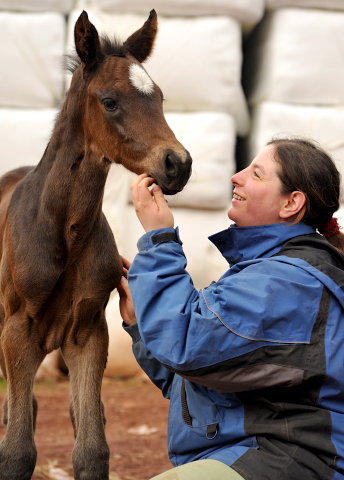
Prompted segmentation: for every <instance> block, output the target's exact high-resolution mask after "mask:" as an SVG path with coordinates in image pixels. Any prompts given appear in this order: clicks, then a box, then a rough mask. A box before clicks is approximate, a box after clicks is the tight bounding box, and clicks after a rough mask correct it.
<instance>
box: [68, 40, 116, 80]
mask: <svg viewBox="0 0 344 480" xmlns="http://www.w3.org/2000/svg"><path fill="white" fill-rule="evenodd" d="M100 42H101V46H102V52H103V54H104V57H107V56H112V55H114V56H124V55H125V53H126V48H125V46H124V45H123V43H122V42H121V41H120V40H119V39H118V38H117V37H114V38H113V39H112V40H111V39H110V38H109V37H108V36H107V35H102V36H101V37H100ZM80 65H81V60H80V58H79V56H78V55H77V53H76V52H75V53H72V54H69V55H66V62H65V68H66V70H67V71H68V72H70V73H71V74H72V75H73V73H74V72H75V70H76V69H77V68H78V67H79V66H80Z"/></svg>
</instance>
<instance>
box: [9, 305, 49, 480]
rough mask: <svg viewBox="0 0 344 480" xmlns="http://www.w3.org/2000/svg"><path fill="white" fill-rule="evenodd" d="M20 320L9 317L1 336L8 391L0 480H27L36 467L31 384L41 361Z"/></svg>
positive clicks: (19, 318)
mask: <svg viewBox="0 0 344 480" xmlns="http://www.w3.org/2000/svg"><path fill="white" fill-rule="evenodd" d="M22 320H23V319H22V318H21V316H20V315H19V314H17V315H14V316H13V317H11V318H10V319H9V320H8V321H7V323H6V325H5V327H4V329H3V332H2V335H1V350H2V352H1V354H2V357H3V360H4V361H3V362H2V364H3V365H4V366H5V368H4V370H5V372H4V374H5V377H6V380H7V384H8V391H7V399H6V401H5V405H4V421H5V423H6V426H7V429H6V435H5V437H4V439H3V440H2V441H1V442H0V480H29V479H30V478H31V476H32V473H33V471H34V468H35V465H36V457H37V452H36V447H35V443H34V423H35V417H36V413H37V402H36V401H35V397H34V396H33V382H34V377H35V373H36V371H37V368H38V365H39V363H40V362H41V360H42V358H41V357H40V356H39V355H38V354H37V352H36V349H35V346H34V345H32V344H31V343H30V341H29V339H28V337H27V334H26V329H25V328H23V323H22ZM2 368H3V367H2Z"/></svg>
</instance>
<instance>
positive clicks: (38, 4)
mask: <svg viewBox="0 0 344 480" xmlns="http://www.w3.org/2000/svg"><path fill="white" fill-rule="evenodd" d="M73 5H74V1H73V0H30V1H28V0H0V9H1V10H22V11H29V12H38V11H53V12H61V13H68V12H69V10H71V9H72V7H73Z"/></svg>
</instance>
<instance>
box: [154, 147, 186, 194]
mask: <svg viewBox="0 0 344 480" xmlns="http://www.w3.org/2000/svg"><path fill="white" fill-rule="evenodd" d="M191 165H192V158H191V156H190V154H189V152H187V151H186V157H185V158H184V159H182V158H181V157H180V156H179V155H178V154H176V153H175V152H173V151H172V150H167V151H166V152H165V154H164V157H163V160H162V172H154V173H153V172H152V173H151V176H152V177H153V178H154V180H155V181H156V183H157V184H158V185H159V187H161V189H162V191H163V193H164V194H165V195H175V194H176V193H178V192H180V191H181V190H183V188H184V187H185V185H186V183H187V182H188V180H189V178H190V175H191Z"/></svg>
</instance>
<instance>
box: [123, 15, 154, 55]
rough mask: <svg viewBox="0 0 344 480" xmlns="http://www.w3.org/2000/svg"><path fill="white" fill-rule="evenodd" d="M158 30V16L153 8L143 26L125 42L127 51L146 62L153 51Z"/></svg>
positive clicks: (124, 45)
mask: <svg viewBox="0 0 344 480" xmlns="http://www.w3.org/2000/svg"><path fill="white" fill-rule="evenodd" d="M157 31H158V17H157V14H156V12H155V10H151V12H150V14H149V17H148V19H147V20H146V21H145V23H144V24H143V26H142V27H141V28H140V29H139V30H137V31H136V32H135V33H133V34H132V35H130V37H129V38H128V39H127V40H126V41H125V42H124V44H123V47H124V48H125V51H126V52H128V53H130V54H131V55H132V56H133V57H135V58H136V60H138V61H139V62H140V63H142V62H144V61H145V60H146V59H147V58H148V57H149V55H150V54H151V53H152V50H153V45H154V40H155V37H156V33H157Z"/></svg>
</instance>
